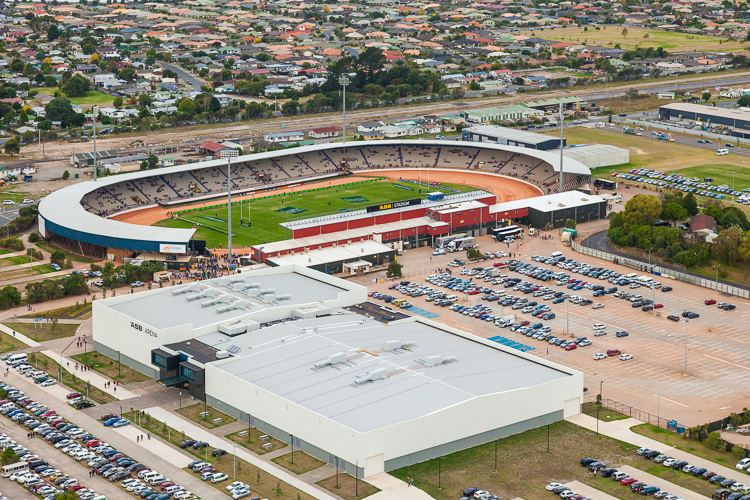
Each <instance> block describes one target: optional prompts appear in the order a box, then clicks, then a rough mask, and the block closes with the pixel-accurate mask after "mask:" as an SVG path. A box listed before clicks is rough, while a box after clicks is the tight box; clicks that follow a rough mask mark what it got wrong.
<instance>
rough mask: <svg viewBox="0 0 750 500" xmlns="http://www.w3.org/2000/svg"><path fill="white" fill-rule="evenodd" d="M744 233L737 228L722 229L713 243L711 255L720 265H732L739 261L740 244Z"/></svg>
mask: <svg viewBox="0 0 750 500" xmlns="http://www.w3.org/2000/svg"><path fill="white" fill-rule="evenodd" d="M743 236H744V233H743V231H742V229H740V228H739V227H736V226H733V227H730V228H727V229H724V230H723V231H721V232H720V233H719V236H717V237H716V239H715V240H714V242H713V246H712V249H713V255H714V257H715V258H716V259H717V260H718V261H719V262H721V263H722V264H733V263H735V262H737V261H738V260H739V256H740V254H739V248H740V242H741V241H742V237H743Z"/></svg>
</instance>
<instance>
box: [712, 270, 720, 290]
mask: <svg viewBox="0 0 750 500" xmlns="http://www.w3.org/2000/svg"><path fill="white" fill-rule="evenodd" d="M720 267H721V264H716V279H715V280H714V281H715V282H716V291H718V290H719V268H720Z"/></svg>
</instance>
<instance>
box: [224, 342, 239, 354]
mask: <svg viewBox="0 0 750 500" xmlns="http://www.w3.org/2000/svg"><path fill="white" fill-rule="evenodd" d="M241 350H242V348H241V347H240V346H238V345H234V344H232V345H230V346H229V347H227V351H228V352H229V353H231V354H237V353H238V352H240V351H241Z"/></svg>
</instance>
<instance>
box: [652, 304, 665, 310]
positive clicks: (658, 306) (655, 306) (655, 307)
mask: <svg viewBox="0 0 750 500" xmlns="http://www.w3.org/2000/svg"><path fill="white" fill-rule="evenodd" d="M662 307H664V304H654V309H661V308H662Z"/></svg>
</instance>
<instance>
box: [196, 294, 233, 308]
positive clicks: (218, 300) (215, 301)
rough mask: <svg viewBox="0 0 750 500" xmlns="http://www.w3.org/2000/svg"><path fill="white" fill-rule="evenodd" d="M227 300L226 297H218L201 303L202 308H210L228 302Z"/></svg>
mask: <svg viewBox="0 0 750 500" xmlns="http://www.w3.org/2000/svg"><path fill="white" fill-rule="evenodd" d="M227 299H228V297H227V296H226V295H217V296H216V297H211V298H210V299H206V300H204V301H201V307H208V306H212V305H214V304H221V303H223V302H226V301H227Z"/></svg>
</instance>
